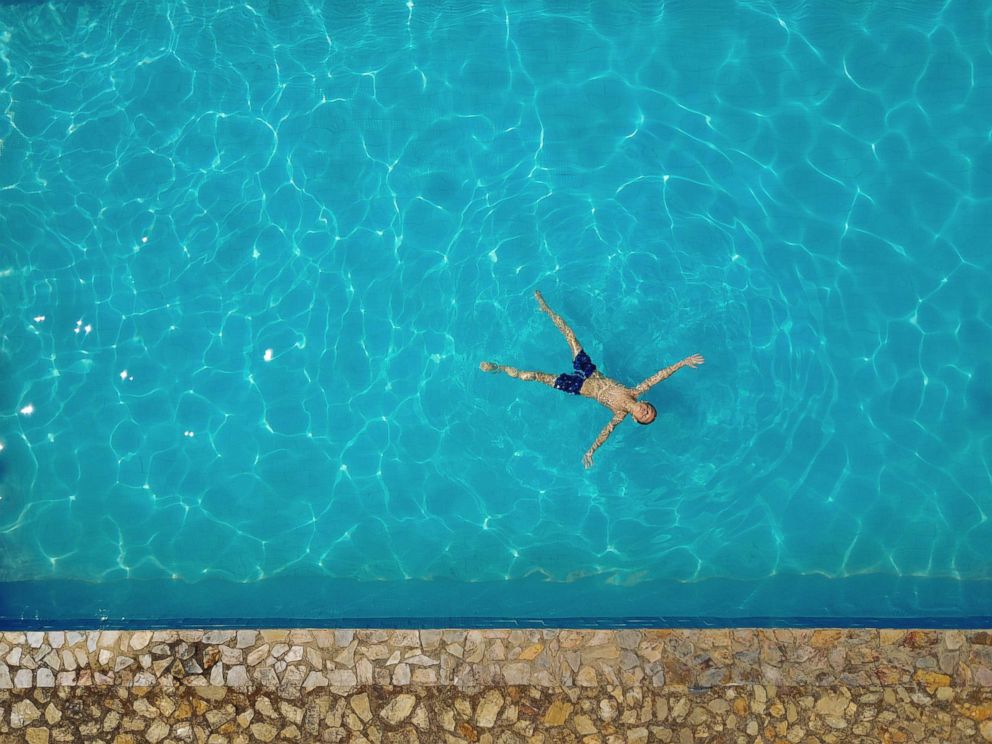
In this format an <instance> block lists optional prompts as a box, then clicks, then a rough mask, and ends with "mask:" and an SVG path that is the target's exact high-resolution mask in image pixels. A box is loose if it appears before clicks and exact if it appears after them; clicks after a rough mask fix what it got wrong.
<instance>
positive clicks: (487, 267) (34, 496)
mask: <svg viewBox="0 0 992 744" xmlns="http://www.w3.org/2000/svg"><path fill="white" fill-rule="evenodd" d="M990 8H992V6H989V5H988V4H986V3H982V2H967V1H964V0H950V1H949V2H945V3H937V2H933V3H929V2H928V3H923V2H919V3H881V2H879V3H872V2H853V0H852V1H848V2H831V3H801V2H784V1H783V2H758V1H757V0H755V1H745V0H736V1H734V0H717V1H716V2H707V3H695V2H689V1H688V0H681V1H678V2H676V1H671V2H660V1H659V2H608V3H600V2H584V3H583V2H551V1H550V0H549V1H548V2H545V3H535V2H503V3H495V2H482V3H469V2H440V1H438V2H419V0H418V1H417V2H413V1H412V0H411V1H410V2H402V1H399V0H390V2H382V3H378V4H365V3H346V2H340V3H339V2H324V3H322V2H318V1H317V0H281V1H280V0H251V2H239V1H236V0H225V1H224V2H216V1H211V0H188V1H186V2H175V1H174V2H169V3H146V2H136V1H132V2H114V3H111V2H51V3H44V4H42V3H34V2H5V3H2V4H0V33H2V41H0V112H2V116H0V139H2V154H0V301H2V317H0V332H2V340H0V439H2V446H3V451H2V452H0V468H2V475H0V477H2V482H0V496H2V498H0V576H2V578H3V579H4V580H7V581H14V580H45V579H51V578H65V579H80V580H86V581H108V580H114V579H124V578H131V579H139V578H155V577H162V578H167V577H179V578H182V579H185V580H188V581H195V580H198V579H201V578H203V577H223V578H228V579H231V580H234V581H239V582H252V581H255V580H258V579H262V578H264V577H271V576H278V575H314V576H318V575H324V576H329V577H335V578H354V579H362V580H372V579H384V580H399V579H442V578H444V579H455V580H457V581H465V582H467V581H492V580H502V579H508V578H509V579H513V578H520V577H525V576H534V575H537V576H545V577H548V578H549V579H552V580H555V581H570V580H574V579H576V578H579V577H585V576H593V575H598V576H601V577H603V576H608V577H611V578H612V579H613V580H614V581H615V582H618V583H621V584H630V585H633V586H636V584H637V582H639V581H643V580H678V581H694V580H701V579H706V578H716V577H723V578H736V579H742V580H748V581H755V582H760V581H763V580H765V579H768V578H770V577H773V576H781V575H816V576H820V577H822V576H826V577H831V578H836V579H842V578H843V577H849V576H854V575H860V574H871V573H875V574H888V575H898V576H917V577H920V576H924V577H940V578H945V579H988V578H992V553H990V551H989V545H992V521H990V517H992V292H990V289H992V258H990V256H992V253H990V244H989V235H990V232H989V221H990V220H989V218H990V216H992V139H990V137H992V134H990V130H992V125H990V122H992V87H990V86H992V43H990V25H992V16H990V14H992V9H990ZM535 289H541V290H542V291H543V293H544V295H545V297H546V298H547V300H548V302H549V303H550V304H551V306H552V307H554V308H555V309H556V310H558V311H559V312H560V313H562V314H563V315H564V316H565V317H566V319H567V320H568V321H569V322H571V323H572V324H573V326H574V328H575V330H576V332H577V334H578V337H579V339H580V340H581V341H582V342H583V344H584V346H585V348H586V349H587V350H588V351H589V353H590V354H591V356H592V358H593V360H594V361H595V362H596V363H597V364H598V365H599V366H600V368H601V369H603V370H604V371H605V372H606V373H607V374H610V375H613V376H616V377H617V378H619V379H621V380H623V381H626V382H628V383H634V382H637V381H639V380H641V379H643V378H644V377H646V376H648V375H649V374H651V373H652V372H654V371H656V370H657V369H659V368H661V367H664V366H666V365H668V364H670V363H672V362H674V361H677V360H678V359H680V358H682V357H683V356H686V355H688V354H691V353H695V352H699V353H702V354H704V355H705V356H706V359H707V363H706V365H705V366H704V367H702V368H701V369H698V370H685V371H681V372H679V373H678V374H677V375H676V376H675V377H673V378H671V379H670V380H668V381H667V382H665V383H663V384H662V385H660V386H658V387H657V388H656V389H655V390H654V391H652V393H651V394H650V395H649V396H648V397H649V400H651V401H652V402H653V403H654V404H655V405H656V406H657V408H658V410H659V412H660V415H659V418H658V421H657V422H656V423H655V424H654V425H652V426H651V427H637V426H632V425H627V424H625V425H624V426H622V427H621V428H620V429H619V430H618V431H617V432H616V433H615V434H614V436H613V437H612V438H611V440H610V441H609V442H608V443H607V444H606V445H605V446H604V447H603V448H602V450H601V451H600V452H599V453H598V455H597V458H596V464H595V467H594V468H593V469H591V470H589V471H588V472H587V471H585V470H584V469H583V468H582V463H581V455H582V453H583V452H584V451H585V449H586V448H587V447H588V445H589V444H590V443H591V442H592V440H593V439H594V438H595V436H596V434H597V433H598V431H599V429H600V428H601V427H602V425H603V424H604V423H605V422H606V421H607V420H608V418H609V415H608V413H607V412H606V411H605V410H603V409H600V408H598V407H597V406H595V405H594V404H592V403H590V402H588V401H582V400H578V399H576V398H574V397H568V396H565V395H562V394H560V393H556V392H554V391H550V390H549V389H547V388H546V387H544V386H541V385H535V384H533V383H524V382H518V381H514V380H511V379H509V378H506V377H496V376H492V375H485V374H483V373H481V372H480V371H479V370H478V364H479V362H480V361H482V360H486V359H489V360H493V361H495V362H499V363H504V364H513V365H516V366H518V367H520V368H523V369H538V370H544V371H548V372H552V373H558V372H561V371H564V370H568V369H569V368H570V358H569V353H568V348H567V346H566V344H565V342H564V340H563V339H562V338H561V336H560V335H559V334H558V332H557V331H556V330H555V328H554V327H553V326H552V324H551V323H550V322H549V321H548V319H547V318H546V317H544V316H542V315H541V314H540V313H539V312H538V311H537V308H536V305H535V302H534V299H533V297H532V294H533V291H534V290H535Z"/></svg>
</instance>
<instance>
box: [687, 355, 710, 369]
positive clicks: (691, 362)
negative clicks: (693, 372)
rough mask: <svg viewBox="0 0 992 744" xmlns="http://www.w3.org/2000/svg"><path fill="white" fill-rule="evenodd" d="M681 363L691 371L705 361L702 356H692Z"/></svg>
mask: <svg viewBox="0 0 992 744" xmlns="http://www.w3.org/2000/svg"><path fill="white" fill-rule="evenodd" d="M683 361H684V362H685V366H686V367H692V368H693V369H695V368H696V367H698V366H699V365H700V364H702V363H703V362H705V361H706V360H705V359H703V356H702V354H693V355H692V356H691V357H687V358H686V359H684V360H683Z"/></svg>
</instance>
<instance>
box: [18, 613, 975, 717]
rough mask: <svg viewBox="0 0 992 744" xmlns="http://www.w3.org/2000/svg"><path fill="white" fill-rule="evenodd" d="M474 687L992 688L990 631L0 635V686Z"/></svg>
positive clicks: (115, 632)
mask: <svg viewBox="0 0 992 744" xmlns="http://www.w3.org/2000/svg"><path fill="white" fill-rule="evenodd" d="M479 684H499V685H533V686H538V687H549V688H559V687H560V688H566V687H572V686H579V687H595V686H600V685H604V684H605V685H624V686H641V685H647V686H654V687H662V686H668V685H673V684H674V685H683V686H686V687H687V688H692V689H702V688H708V687H717V686H733V685H754V684H768V685H785V686H790V685H800V686H810V685H812V686H830V685H857V686H863V687H868V686H877V685H904V686H914V687H926V688H931V687H932V688H934V689H936V688H938V687H949V688H969V687H976V688H989V689H992V631H990V630H981V629H971V630H967V631H964V630H933V629H925V630H924V629H912V630H908V629H894V628H891V629H890V628H857V629H854V628H820V629H815V630H814V629H802V628H774V629H766V628H733V629H712V628H705V629H678V628H654V629H635V628H627V629H623V630H579V629H543V630H539V629H522V628H512V629H511V628H501V629H471V630H470V629H465V628H457V629H455V628H447V629H421V630H414V629H392V630H386V629H368V628H363V629H355V628H347V629H344V628H342V629H336V630H327V629H312V628H281V629H262V630H255V629H240V630H231V629H228V630H217V629H211V630H207V629H201V630H180V629H172V630H152V629H146V630H131V631H119V630H69V631H62V630H58V631H54V630H49V631H40V630H39V631H27V632H23V631H5V632H4V633H3V634H2V635H0V689H28V688H32V687H39V688H45V687H59V686H64V687H74V686H100V685H117V686H125V687H156V686H162V687H166V688H175V687H182V686H193V687H198V686H221V687H223V686H227V687H234V688H237V689H253V688H260V689H279V688H280V687H285V686H287V685H289V686H295V687H297V688H303V689H305V690H312V689H314V688H316V687H328V688H337V687H341V688H349V687H356V686H361V685H393V686H397V687H402V686H404V685H423V686H446V685H454V686H472V685H479ZM990 715H992V714H990Z"/></svg>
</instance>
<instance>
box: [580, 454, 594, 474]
mask: <svg viewBox="0 0 992 744" xmlns="http://www.w3.org/2000/svg"><path fill="white" fill-rule="evenodd" d="M582 464H583V465H585V466H586V470H588V469H589V468H591V467H592V455H590V454H589V453H588V452H586V453H585V454H584V455H582Z"/></svg>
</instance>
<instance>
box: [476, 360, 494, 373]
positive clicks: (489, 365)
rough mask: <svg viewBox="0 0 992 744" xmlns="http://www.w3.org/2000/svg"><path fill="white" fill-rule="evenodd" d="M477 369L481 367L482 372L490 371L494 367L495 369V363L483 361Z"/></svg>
mask: <svg viewBox="0 0 992 744" xmlns="http://www.w3.org/2000/svg"><path fill="white" fill-rule="evenodd" d="M479 369H481V370H482V371H483V372H492V371H493V370H494V369H496V365H495V364H493V363H492V362H483V363H482V364H480V365H479Z"/></svg>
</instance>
